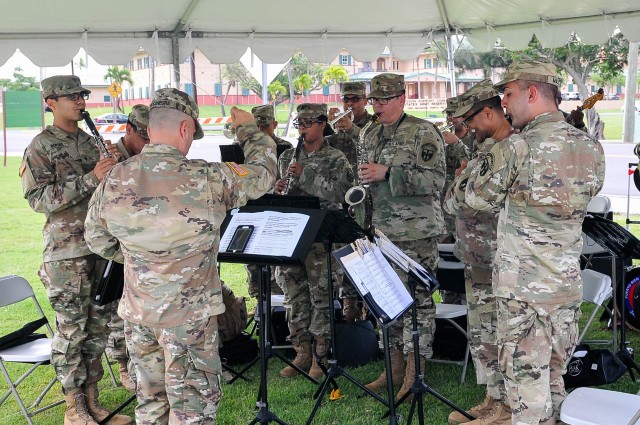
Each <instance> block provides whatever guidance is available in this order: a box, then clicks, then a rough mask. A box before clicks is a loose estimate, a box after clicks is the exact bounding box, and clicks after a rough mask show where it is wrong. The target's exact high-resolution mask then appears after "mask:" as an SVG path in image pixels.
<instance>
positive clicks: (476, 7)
mask: <svg viewBox="0 0 640 425" xmlns="http://www.w3.org/2000/svg"><path fill="white" fill-rule="evenodd" d="M0 10H2V13H1V14H0V64H3V63H5V62H6V61H7V59H8V58H9V57H11V56H12V55H13V54H14V52H15V50H16V49H18V48H19V49H20V51H21V52H22V53H24V54H25V55H26V56H27V57H28V58H29V59H31V61H33V62H34V63H35V64H36V65H39V66H64V65H66V64H68V63H69V62H70V61H71V60H72V58H73V57H74V55H76V54H77V53H78V51H79V49H80V48H81V47H82V48H84V49H85V51H86V52H87V53H89V54H90V55H91V56H92V57H93V58H94V59H95V60H96V61H97V62H98V63H101V64H105V65H110V64H123V63H126V62H128V61H129V60H130V59H131V58H132V57H133V56H134V55H135V53H136V52H137V51H138V50H139V48H140V47H142V48H144V49H145V50H146V51H148V52H149V53H150V54H151V56H153V57H155V58H156V59H157V60H159V61H160V62H161V63H174V64H177V63H178V62H180V61H183V60H184V59H185V58H186V57H187V56H188V55H189V54H191V52H192V51H193V50H194V49H195V48H196V47H197V48H199V49H200V50H201V51H202V52H203V53H204V54H205V55H206V56H207V57H208V58H209V60H210V61H211V62H213V63H233V62H237V61H238V60H239V59H240V57H241V56H242V54H243V53H244V52H245V51H246V50H247V47H251V49H252V51H253V52H254V53H255V54H256V55H257V56H258V57H259V58H260V59H261V60H262V61H263V62H265V63H283V62H286V61H287V60H288V59H289V57H290V56H291V55H292V53H293V52H294V51H295V50H296V49H301V50H302V51H303V52H304V53H305V55H306V56H307V57H308V58H309V59H310V60H311V61H313V62H321V63H328V62H331V61H332V60H333V59H334V58H335V57H336V56H337V55H338V53H339V52H340V50H341V49H342V48H346V49H347V50H348V51H349V53H350V54H351V55H352V56H353V57H354V58H356V59H357V60H359V61H375V60H376V59H377V58H378V57H379V55H380V53H381V52H382V51H383V50H384V48H385V46H386V47H388V48H389V49H390V51H391V52H392V54H393V56H395V57H397V58H399V59H411V58H415V57H416V56H417V54H418V53H419V52H420V51H422V49H423V48H424V47H425V45H426V44H427V43H428V42H429V41H431V40H432V39H436V40H437V39H441V38H442V37H443V36H447V35H456V34H459V35H466V36H467V37H468V38H469V41H470V42H471V44H472V45H474V47H475V48H476V49H478V50H487V49H490V48H492V47H493V45H494V42H495V40H496V38H500V39H501V41H502V42H503V43H504V45H505V46H506V47H507V48H509V49H512V50H520V49H523V48H524V47H525V46H526V45H527V43H528V41H529V40H530V39H531V36H532V34H536V35H537V36H538V38H539V39H540V40H541V41H542V42H543V44H544V45H545V46H546V47H558V46H561V45H563V44H565V43H566V41H567V39H568V38H569V35H570V34H571V32H573V31H575V32H576V33H577V34H578V36H579V37H580V38H581V39H582V40H583V41H585V42H586V43H593V44H599V43H602V42H604V41H605V40H606V39H607V38H608V36H609V35H610V34H612V33H613V31H614V29H615V28H616V26H617V27H619V28H620V29H621V30H622V32H623V34H624V35H625V36H626V37H627V38H628V39H629V40H630V41H640V0H607V1H604V0H581V1H579V2H567V1H558V0H537V1H531V0H484V1H478V2H471V1H469V0H397V1H395V2H389V1H382V0H346V1H345V0H342V1H334V0H327V1H323V2H308V1H307V2H305V1H300V0H278V1H264V0H234V1H212V0H127V1H123V0H110V1H101V2H97V1H93V0H89V1H86V2H78V1H76V0H22V1H18V2H16V1H15V0H11V1H9V0H0Z"/></svg>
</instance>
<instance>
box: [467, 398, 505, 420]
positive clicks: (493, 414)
mask: <svg viewBox="0 0 640 425" xmlns="http://www.w3.org/2000/svg"><path fill="white" fill-rule="evenodd" d="M467 425H511V408H510V407H509V406H507V405H506V404H504V403H495V404H494V405H493V408H492V409H491V411H490V412H489V413H488V414H486V415H484V416H483V417H481V418H478V419H476V420H474V421H471V422H467Z"/></svg>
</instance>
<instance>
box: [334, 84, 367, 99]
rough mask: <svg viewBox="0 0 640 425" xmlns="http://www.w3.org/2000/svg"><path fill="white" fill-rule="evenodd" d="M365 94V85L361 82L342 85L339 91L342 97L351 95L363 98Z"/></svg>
mask: <svg viewBox="0 0 640 425" xmlns="http://www.w3.org/2000/svg"><path fill="white" fill-rule="evenodd" d="M366 92H367V85H366V84H365V83H363V82H361V81H354V82H350V83H343V84H342V90H340V94H341V95H342V96H347V95H349V94H352V95H354V96H363V97H364V95H365V94H366Z"/></svg>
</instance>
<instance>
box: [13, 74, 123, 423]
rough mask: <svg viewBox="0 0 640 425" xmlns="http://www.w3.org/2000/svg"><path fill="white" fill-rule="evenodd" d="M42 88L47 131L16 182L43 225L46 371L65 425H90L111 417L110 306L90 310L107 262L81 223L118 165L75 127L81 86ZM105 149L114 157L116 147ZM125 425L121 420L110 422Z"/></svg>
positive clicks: (57, 79) (51, 81)
mask: <svg viewBox="0 0 640 425" xmlns="http://www.w3.org/2000/svg"><path fill="white" fill-rule="evenodd" d="M41 84H42V96H43V97H44V100H45V102H46V104H47V107H48V108H49V109H50V110H51V111H52V112H53V125H49V126H47V128H46V129H45V130H44V131H43V132H42V133H40V134H38V135H37V136H36V137H35V138H34V139H33V141H32V142H31V143H30V144H29V146H28V147H27V149H26V150H25V152H24V157H23V160H22V165H21V167H20V176H21V178H22V188H23V192H24V197H25V199H26V200H27V201H28V202H29V206H30V207H31V208H32V209H33V210H34V211H36V212H39V213H43V214H44V215H45V217H46V222H45V225H44V230H43V234H44V256H43V257H44V258H43V264H42V267H41V268H40V271H39V275H40V279H42V282H43V283H44V286H45V288H46V290H47V297H48V298H49V302H50V303H51V306H52V307H53V310H54V311H55V315H56V332H55V336H54V339H53V343H52V344H51V345H52V351H51V364H52V366H53V367H54V369H55V371H56V377H57V378H58V380H59V381H60V383H61V384H62V391H63V392H64V395H65V402H66V405H67V408H66V411H65V417H64V422H65V424H92V425H95V424H96V423H97V422H99V421H101V420H102V419H104V418H106V417H107V415H109V413H110V412H109V411H108V410H107V409H105V408H104V407H103V406H102V405H100V403H99V401H98V382H99V381H100V379H102V376H103V375H104V370H103V368H102V360H101V356H102V354H103V353H104V349H105V345H106V343H107V337H108V335H109V329H108V328H107V322H108V321H109V306H97V305H95V304H94V303H92V302H91V298H92V294H93V293H94V291H95V285H96V284H97V282H98V280H99V278H100V273H101V270H102V269H103V268H104V265H105V262H104V260H102V259H101V258H100V257H98V256H97V255H95V254H93V253H92V252H91V250H90V249H89V247H88V245H87V241H86V240H85V238H84V220H85V216H86V214H87V208H88V204H89V198H90V197H91V194H92V193H93V191H94V190H95V189H96V187H98V184H99V183H100V181H101V180H102V179H103V178H104V176H105V175H106V173H107V172H108V171H109V170H110V169H111V167H113V166H114V165H115V163H116V160H115V159H114V158H101V157H100V153H99V151H98V148H97V146H96V142H95V140H94V139H93V137H91V136H90V135H88V134H87V133H85V132H84V131H83V130H81V129H80V128H79V126H78V122H79V121H81V120H82V119H83V118H82V112H83V111H84V109H85V106H86V104H85V100H86V99H87V97H88V95H89V93H91V91H90V90H88V89H86V88H84V87H82V85H81V82H80V79H79V78H78V77H76V76H74V75H58V76H54V77H49V78H46V79H44V80H42V83H41ZM108 149H109V152H110V153H111V154H112V155H113V154H115V153H116V152H117V150H116V147H115V145H109V147H108ZM131 422H132V421H131V418H129V417H127V416H124V415H117V416H116V417H114V418H113V419H112V420H111V421H110V423H114V424H129V423H131Z"/></svg>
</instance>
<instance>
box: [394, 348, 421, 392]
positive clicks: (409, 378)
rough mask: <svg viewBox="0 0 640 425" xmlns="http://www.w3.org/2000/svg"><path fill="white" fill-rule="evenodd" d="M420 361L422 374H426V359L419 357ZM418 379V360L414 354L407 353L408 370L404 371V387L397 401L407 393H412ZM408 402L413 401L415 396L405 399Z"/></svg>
mask: <svg viewBox="0 0 640 425" xmlns="http://www.w3.org/2000/svg"><path fill="white" fill-rule="evenodd" d="M419 359H420V360H419V361H420V373H421V374H424V363H425V361H426V360H425V358H424V357H423V356H419ZM415 379H416V359H415V357H414V355H413V352H411V351H409V352H408V353H407V369H406V370H405V371H404V380H403V382H402V387H401V388H400V390H399V391H398V394H396V401H398V400H400V399H401V398H402V397H404V395H405V394H406V393H408V392H409V391H411V387H412V386H413V382H414V381H415ZM405 400H406V401H411V400H413V394H409V396H408V397H407V398H406V399H405Z"/></svg>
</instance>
